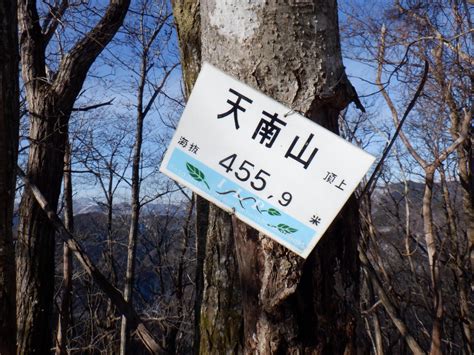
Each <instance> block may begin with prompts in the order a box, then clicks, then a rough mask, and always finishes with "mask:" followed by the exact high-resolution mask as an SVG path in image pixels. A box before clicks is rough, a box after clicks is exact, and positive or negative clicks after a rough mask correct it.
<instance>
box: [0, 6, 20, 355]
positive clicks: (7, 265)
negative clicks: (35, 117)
mask: <svg viewBox="0 0 474 355" xmlns="http://www.w3.org/2000/svg"><path fill="white" fill-rule="evenodd" d="M16 9H17V6H16V2H15V1H2V3H1V4H0V211H1V212H0V314H1V317H0V353H1V354H5V355H10V354H15V353H16V342H15V331H16V326H15V324H16V316H15V249H14V246H13V234H12V219H13V204H14V200H15V182H16V161H17V154H18V129H19V121H20V112H19V109H20V108H19V84H18V60H19V56H18V29H17V17H16Z"/></svg>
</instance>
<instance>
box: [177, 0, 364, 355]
mask: <svg viewBox="0 0 474 355" xmlns="http://www.w3.org/2000/svg"><path fill="white" fill-rule="evenodd" d="M181 3H182V2H181ZM175 12H176V11H175ZM200 14H201V21H202V23H201V41H202V49H201V50H202V59H203V60H205V61H208V62H210V63H211V64H213V65H215V66H217V67H219V68H221V69H223V70H224V71H225V72H227V73H229V74H231V75H233V76H235V77H237V78H238V79H240V80H242V81H244V82H246V83H247V84H249V85H251V86H253V87H254V88H257V89H259V90H261V91H263V92H265V93H266V94H267V95H269V96H271V97H273V98H275V99H276V100H278V101H280V102H282V103H285V104H286V105H287V106H289V107H291V108H293V109H294V110H297V111H299V112H302V113H303V114H306V115H307V116H308V117H310V118H311V119H313V120H314V121H316V122H317V123H319V124H321V125H323V126H325V127H327V128H329V129H331V130H332V131H333V132H336V133H337V132H338V123H337V122H338V114H339V111H340V110H342V109H343V108H344V107H345V106H346V105H347V104H348V103H349V102H350V101H351V100H353V99H354V100H355V99H356V96H355V92H354V90H353V88H352V86H351V85H350V83H349V82H348V80H347V78H346V76H345V73H344V67H343V65H342V58H341V53H340V45H339V32H338V19H337V6H336V2H335V1H332V0H327V1H290V2H289V4H285V3H284V2H278V3H277V4H276V3H275V2H272V3H268V2H264V1H257V2H245V3H241V2H239V4H236V3H234V2H229V1H215V0H206V1H201V11H200ZM189 15H190V14H189V13H188V16H189ZM196 18H197V16H196V17H194V21H196ZM194 21H190V20H189V19H187V20H186V21H185V23H187V24H188V25H189V24H191V23H193V22H194ZM177 22H178V33H179V32H180V30H181V33H179V34H180V40H181V39H182V38H185V37H186V36H185V34H183V32H185V31H186V26H183V25H182V24H181V22H182V21H181V22H180V21H179V20H177ZM188 27H190V26H188ZM181 45H182V48H181V50H182V59H183V61H184V63H183V68H185V69H186V67H187V66H189V63H187V60H189V57H190V56H189V55H186V54H189V53H190V52H191V53H193V51H192V50H191V51H190V50H189V48H188V44H183V42H181ZM183 45H185V46H186V47H185V48H184V49H183ZM185 78H186V75H185ZM231 220H232V219H231V218H230V216H229V215H227V214H226V213H224V212H222V211H220V210H218V209H217V208H216V207H214V206H212V207H211V209H210V213H209V228H208V233H207V246H206V251H207V252H206V258H205V263H204V278H205V281H204V284H205V287H204V295H203V303H202V307H201V346H200V349H201V352H203V353H207V352H210V353H213V352H225V351H236V349H239V347H240V346H243V347H244V352H246V353H273V352H290V353H291V352H297V351H313V352H315V353H323V352H327V353H344V352H346V353H351V352H354V351H355V348H356V345H355V339H356V338H357V337H356V328H357V323H358V318H357V316H356V314H357V312H358V307H359V296H358V294H359V272H358V258H357V241H358V215H357V204H356V202H355V200H354V199H351V200H349V202H348V203H347V204H346V206H345V208H344V211H343V212H342V213H341V214H340V215H339V217H338V219H337V220H336V221H335V222H334V223H333V226H332V227H331V228H330V229H329V230H328V231H327V232H326V235H325V237H324V238H323V239H322V240H321V242H320V243H319V245H318V246H317V247H316V250H315V251H314V252H313V253H312V254H311V255H310V257H309V258H308V260H306V261H304V260H303V259H301V258H300V257H298V256H296V255H295V254H293V253H291V252H290V251H288V250H286V249H285V248H283V247H281V246H280V245H278V244H276V243H274V242H273V241H272V240H270V239H268V238H267V237H265V236H263V235H258V233H257V232H256V231H254V230H252V229H251V228H249V227H247V226H246V225H244V224H242V223H241V222H239V221H237V220H234V227H233V228H232V226H231V225H230V223H231ZM233 236H235V245H236V247H237V250H236V251H237V253H236V254H235V250H234V249H233V248H232V247H231V246H232V244H233V242H232V237H233ZM225 238H229V240H226V239H225ZM235 260H237V261H238V266H239V268H238V271H239V276H240V286H241V287H240V288H239V290H237V289H235V285H234V282H235V281H234V277H233V275H235V274H236V273H237V269H236V265H235ZM223 277H225V282H222V281H223ZM239 291H240V292H239ZM239 293H241V295H239ZM228 296H232V297H233V299H232V300H229V299H228V298H226V297H228ZM240 298H241V299H242V301H241V302H242V306H240V305H239V304H238V302H239V299H240ZM223 299H224V300H227V301H228V302H227V303H218V302H219V301H221V300H223ZM225 307H227V309H225ZM242 312H243V320H244V330H243V334H244V339H243V341H242V340H239V341H237V340H236V339H234V338H233V337H232V336H229V334H224V333H222V332H219V330H222V329H226V330H229V331H235V330H237V329H238V328H239V326H240V320H239V318H240V314H241V313H242ZM229 314H232V317H230V319H227V317H228V315H229ZM223 324H225V325H226V326H225V327H223ZM216 335H217V336H218V338H215V337H216ZM226 335H227V337H226ZM223 342H226V343H223ZM239 342H240V343H239ZM216 344H219V347H216Z"/></svg>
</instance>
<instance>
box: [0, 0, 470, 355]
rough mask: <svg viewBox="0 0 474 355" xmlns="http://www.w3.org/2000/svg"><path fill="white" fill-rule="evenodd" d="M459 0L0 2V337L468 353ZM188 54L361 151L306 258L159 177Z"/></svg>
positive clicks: (121, 344)
mask: <svg viewBox="0 0 474 355" xmlns="http://www.w3.org/2000/svg"><path fill="white" fill-rule="evenodd" d="M473 16H474V4H473V2H472V1H467V0H432V1H427V0H400V1H398V0H383V1H382V0H380V1H362V0H339V1H337V2H336V0H281V1H277V0H273V1H263V0H255V1H244V0H239V1H230V0H222V1H221V0H171V1H168V0H132V1H130V0H110V1H105V0H104V1H102V0H42V1H37V0H18V1H16V2H15V1H2V2H1V3H0V36H1V38H0V85H1V87H0V211H1V213H0V354H4V355H11V354H48V353H56V354H118V353H120V354H147V353H153V354H198V353H199V354H375V355H381V354H411V353H413V354H425V353H429V354H432V355H439V354H466V355H467V354H473V353H474V338H473V337H474V333H473V331H474V312H473V308H474V295H473V292H474V283H473V282H474V279H473V270H474V180H473V164H474V161H473V154H472V144H473V134H474V130H473V123H472V117H473V108H474V99H473V93H474V54H473V50H474V28H473V25H472V17H473ZM204 61H207V62H210V63H211V64H213V65H215V66H217V67H218V68H220V69H222V70H223V71H225V72H227V73H229V74H230V75H232V76H234V77H236V78H238V79H239V80H241V81H244V82H246V83H247V84H248V85H250V86H252V87H254V88H256V89H259V90H260V91H262V92H264V93H265V94H267V95H268V96H271V97H273V98H275V99H276V100H278V101H280V102H282V103H283V104H285V105H287V106H288V107H291V109H293V110H295V111H298V112H300V113H302V114H303V115H305V116H306V117H308V118H310V119H311V120H313V121H314V122H316V123H318V124H321V125H323V126H324V127H326V128H327V129H329V130H331V131H333V132H334V133H337V134H339V135H341V136H342V137H344V138H345V139H346V140H348V141H350V142H352V143H353V144H356V145H358V146H360V147H361V148H363V149H365V150H367V151H369V152H370V153H372V154H373V155H375V156H376V157H377V160H376V163H375V164H374V166H373V167H372V169H371V170H370V171H369V173H368V174H367V176H366V178H365V179H364V180H363V181H362V183H361V184H360V185H359V188H358V189H357V190H356V192H355V193H354V194H353V196H352V197H351V198H350V199H349V201H348V202H347V204H346V205H345V207H344V208H343V209H342V210H341V212H340V214H339V215H338V217H336V219H335V220H334V222H333V224H332V225H331V227H330V228H329V230H328V231H327V232H326V234H325V236H324V237H323V238H322V240H321V241H320V242H319V244H318V245H317V246H316V248H315V249H314V250H313V252H312V253H311V255H310V256H309V257H308V258H307V259H302V258H301V257H299V256H297V255H296V254H293V253H292V252H291V251H289V250H287V249H285V248H284V247H283V246H281V245H279V244H277V243H276V242H274V241H272V240H271V239H269V238H268V237H266V236H264V235H263V234H259V233H258V232H257V231H255V230H254V229H252V228H251V227H249V226H247V225H245V224H244V223H243V222H241V221H239V220H236V219H235V218H232V217H231V216H230V215H228V214H227V213H226V212H224V211H222V210H220V209H219V208H218V207H216V206H214V205H212V204H210V203H209V202H207V201H205V200H204V199H202V198H201V197H199V196H196V195H194V194H193V193H192V192H191V191H189V190H187V189H186V188H183V187H182V186H180V185H179V184H178V183H176V182H173V181H172V180H169V179H168V178H166V177H165V176H164V175H162V174H161V173H159V171H158V169H159V166H160V162H161V159H162V157H163V154H164V152H165V150H166V147H167V144H168V143H169V141H170V138H171V136H172V134H173V132H174V129H175V128H176V125H177V122H178V120H179V117H180V115H181V113H182V111H183V108H184V106H185V103H186V98H187V97H188V96H189V94H190V92H191V90H192V87H193V84H194V81H195V80H196V77H197V75H198V73H199V70H200V67H201V64H202V63H203V62H204ZM209 85H212V83H209ZM229 139H232V137H229ZM310 188H311V187H310V186H308V189H310Z"/></svg>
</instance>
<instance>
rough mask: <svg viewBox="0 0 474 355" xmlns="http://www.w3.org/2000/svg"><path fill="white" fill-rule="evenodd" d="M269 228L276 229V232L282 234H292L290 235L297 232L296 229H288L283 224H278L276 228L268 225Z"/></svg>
mask: <svg viewBox="0 0 474 355" xmlns="http://www.w3.org/2000/svg"><path fill="white" fill-rule="evenodd" d="M269 226H270V227H273V228H278V230H279V231H280V232H281V233H283V234H292V233H295V232H297V231H298V229H296V228H293V227H290V226H289V225H287V224H284V223H280V224H279V225H277V226H273V225H271V224H269Z"/></svg>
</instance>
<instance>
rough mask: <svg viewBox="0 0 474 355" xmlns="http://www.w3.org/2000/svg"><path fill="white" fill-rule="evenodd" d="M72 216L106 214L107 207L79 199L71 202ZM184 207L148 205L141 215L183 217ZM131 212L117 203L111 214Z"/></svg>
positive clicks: (90, 200) (101, 203)
mask: <svg viewBox="0 0 474 355" xmlns="http://www.w3.org/2000/svg"><path fill="white" fill-rule="evenodd" d="M73 206H74V207H73V208H74V215H75V216H77V215H84V214H90V213H98V214H100V213H103V214H105V213H107V206H106V205H105V204H104V203H103V202H102V201H98V200H94V199H92V198H86V197H81V198H78V199H75V200H74V201H73ZM185 208H186V207H185V206H184V205H180V204H170V203H148V204H146V205H145V206H143V207H142V209H141V213H142V214H144V215H148V214H159V215H170V214H171V215H177V214H178V215H180V216H184V214H185V212H186V211H185ZM130 211H131V206H130V204H129V203H126V202H119V203H115V204H114V209H113V212H114V214H115V215H127V214H129V213H130Z"/></svg>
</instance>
